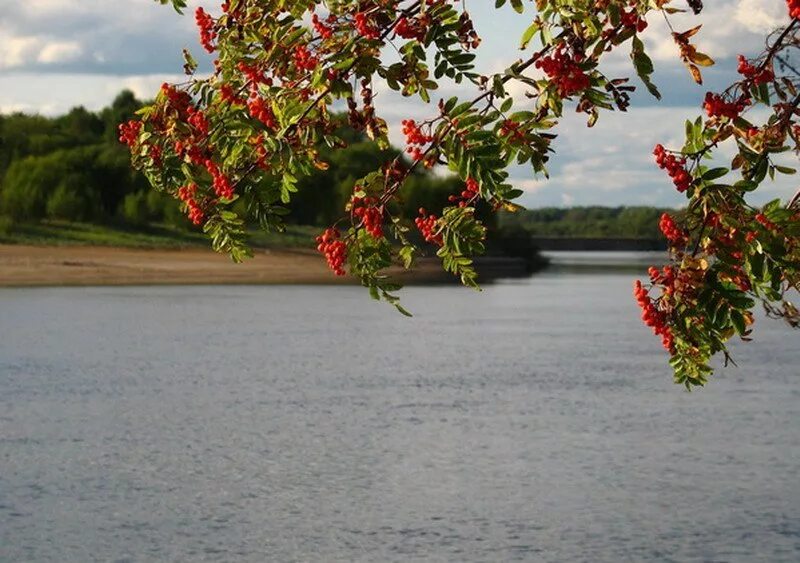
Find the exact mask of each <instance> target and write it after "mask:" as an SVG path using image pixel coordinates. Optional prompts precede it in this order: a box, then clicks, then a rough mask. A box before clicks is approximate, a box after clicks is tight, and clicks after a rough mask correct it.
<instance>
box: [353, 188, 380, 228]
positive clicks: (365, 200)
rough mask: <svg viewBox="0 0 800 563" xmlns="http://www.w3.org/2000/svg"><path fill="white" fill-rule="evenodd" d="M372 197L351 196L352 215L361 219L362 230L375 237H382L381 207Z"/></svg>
mask: <svg viewBox="0 0 800 563" xmlns="http://www.w3.org/2000/svg"><path fill="white" fill-rule="evenodd" d="M377 203H378V200H376V199H375V198H373V197H369V196H367V197H358V198H357V197H355V196H353V215H355V216H356V217H358V218H359V219H360V220H361V224H362V225H363V226H364V230H365V231H367V232H368V233H369V234H371V235H372V236H373V237H375V238H382V237H383V208H382V207H378V206H377V205H376V204H377Z"/></svg>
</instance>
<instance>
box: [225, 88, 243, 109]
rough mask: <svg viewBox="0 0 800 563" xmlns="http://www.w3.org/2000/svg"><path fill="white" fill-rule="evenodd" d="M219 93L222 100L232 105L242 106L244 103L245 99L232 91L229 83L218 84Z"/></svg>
mask: <svg viewBox="0 0 800 563" xmlns="http://www.w3.org/2000/svg"><path fill="white" fill-rule="evenodd" d="M219 95H220V98H222V101H223V102H228V103H229V104H231V105H234V106H243V105H245V103H246V100H244V99H243V98H241V97H240V96H238V95H237V94H236V92H234V91H233V87H231V85H230V84H223V85H222V86H220V89H219Z"/></svg>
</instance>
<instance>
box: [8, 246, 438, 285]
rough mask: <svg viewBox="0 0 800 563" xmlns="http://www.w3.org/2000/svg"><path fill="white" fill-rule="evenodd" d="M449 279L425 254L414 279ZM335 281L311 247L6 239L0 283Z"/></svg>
mask: <svg viewBox="0 0 800 563" xmlns="http://www.w3.org/2000/svg"><path fill="white" fill-rule="evenodd" d="M398 273H400V274H401V275H400V276H399V277H400V278H404V277H405V278H406V280H405V281H413V282H418V283H433V282H448V281H451V280H452V277H451V276H449V275H448V274H444V273H443V272H442V271H441V268H440V266H439V265H438V261H437V260H424V261H422V262H421V263H420V267H419V268H418V270H417V271H416V272H415V274H414V276H413V279H411V278H408V277H407V276H403V275H402V272H398ZM284 283H285V284H289V283H291V284H333V283H357V282H355V280H353V279H352V278H350V277H344V278H337V277H336V276H334V275H333V274H332V273H331V271H330V270H329V269H328V267H327V265H326V264H325V262H324V260H323V259H322V257H321V256H320V255H319V254H318V253H316V252H314V251H311V250H257V251H256V256H255V258H253V259H252V260H248V261H246V262H244V263H242V264H234V263H233V262H231V260H230V259H229V258H228V257H227V256H224V255H220V254H217V253H215V252H212V251H211V250H204V249H186V250H140V249H132V248H113V247H91V246H24V245H0V286H58V285H148V284H284Z"/></svg>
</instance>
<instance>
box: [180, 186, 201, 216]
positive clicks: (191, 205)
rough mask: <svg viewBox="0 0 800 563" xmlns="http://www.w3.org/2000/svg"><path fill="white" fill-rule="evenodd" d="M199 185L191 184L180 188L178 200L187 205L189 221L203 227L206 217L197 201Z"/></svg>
mask: <svg viewBox="0 0 800 563" xmlns="http://www.w3.org/2000/svg"><path fill="white" fill-rule="evenodd" d="M196 196H197V184H189V185H187V186H182V187H180V188H178V199H179V200H181V201H182V202H183V203H185V204H186V208H187V210H188V215H189V220H190V221H191V222H192V223H194V224H195V225H202V224H203V219H204V218H205V215H204V214H203V210H202V209H201V207H200V205H199V204H198V203H197V201H196V199H195V198H196Z"/></svg>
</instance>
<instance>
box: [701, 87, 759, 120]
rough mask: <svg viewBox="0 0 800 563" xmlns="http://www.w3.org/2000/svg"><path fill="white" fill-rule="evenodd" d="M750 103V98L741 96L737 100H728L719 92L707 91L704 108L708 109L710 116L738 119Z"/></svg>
mask: <svg viewBox="0 0 800 563" xmlns="http://www.w3.org/2000/svg"><path fill="white" fill-rule="evenodd" d="M748 105H750V100H749V99H747V98H739V99H738V100H736V101H735V102H726V101H725V99H724V98H723V97H722V96H720V95H719V94H714V93H712V92H707V93H706V98H705V101H704V102H703V108H704V109H705V110H706V113H707V114H708V117H727V118H728V119H731V120H733V119H736V118H737V117H739V114H740V113H742V112H743V111H744V109H745V108H746V107H747V106H748Z"/></svg>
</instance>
